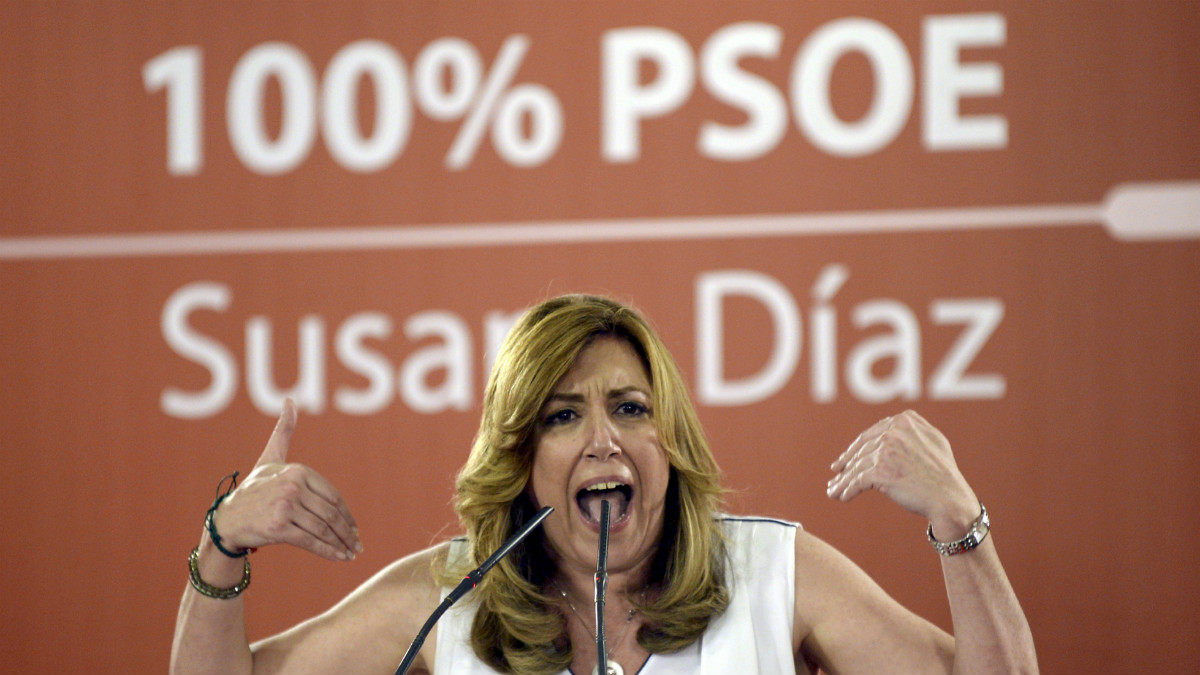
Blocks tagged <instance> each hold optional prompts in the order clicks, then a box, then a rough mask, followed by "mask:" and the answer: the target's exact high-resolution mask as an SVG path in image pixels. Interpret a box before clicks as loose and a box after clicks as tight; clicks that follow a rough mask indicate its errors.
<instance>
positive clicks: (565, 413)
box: [542, 408, 575, 427]
mask: <svg viewBox="0 0 1200 675" xmlns="http://www.w3.org/2000/svg"><path fill="white" fill-rule="evenodd" d="M573 419H575V411H574V410H571V409H570V408H563V409H562V410H555V411H554V412H552V413H550V414H549V415H546V417H545V419H544V420H543V421H542V423H543V424H545V425H546V426H548V427H552V426H555V425H558V424H565V423H567V422H570V421H571V420H573Z"/></svg>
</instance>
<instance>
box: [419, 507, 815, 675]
mask: <svg viewBox="0 0 1200 675" xmlns="http://www.w3.org/2000/svg"><path fill="white" fill-rule="evenodd" d="M721 524H722V527H723V528H724V530H725V536H726V537H727V539H728V544H729V550H728V554H729V562H728V564H727V565H726V568H725V569H726V571H725V576H726V583H727V584H728V587H729V589H730V599H729V607H728V608H726V610H725V612H724V613H722V614H721V615H720V616H717V617H716V618H714V619H713V620H712V621H711V622H710V623H709V625H708V629H707V630H705V631H704V634H703V635H701V636H700V639H699V640H697V641H696V642H693V643H692V644H691V645H689V646H687V647H685V648H684V649H681V650H680V651H677V652H673V653H671V654H651V655H650V658H649V659H647V660H646V664H645V665H644V666H642V668H641V670H639V671H638V672H637V675H694V674H695V673H700V674H701V675H730V673H739V675H741V674H744V675H755V674H758V675H781V674H789V675H795V672H796V663H795V655H794V654H792V622H793V618H794V616H795V614H794V612H793V609H794V605H795V598H796V547H795V541H796V528H797V527H798V525H797V524H796V523H788V522H784V521H781V520H773V519H770V518H750V517H735V516H722V517H721ZM465 552H466V541H465V540H456V541H454V542H452V543H451V548H450V556H451V558H452V559H453V558H454V557H457V556H461V555H464V554H465ZM449 592H450V589H449V588H446V589H444V590H443V591H442V597H445V595H446V594H447V593H449ZM476 609H477V603H474V602H470V596H469V595H468V596H467V597H466V598H464V599H463V601H462V602H461V603H460V604H458V605H455V606H454V607H451V608H450V609H449V610H448V611H447V612H446V613H445V614H444V615H442V618H441V620H440V621H439V622H438V627H437V656H436V660H435V662H434V664H433V675H496V671H495V670H493V669H492V668H491V667H490V666H488V665H486V664H484V663H483V662H482V661H480V660H479V659H478V658H477V657H476V656H475V652H474V651H473V650H472V649H471V635H470V634H471V621H472V620H473V619H474V618H475V611H476ZM561 675H571V672H570V670H564V671H563V672H562V673H561Z"/></svg>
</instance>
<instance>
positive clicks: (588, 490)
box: [575, 481, 633, 524]
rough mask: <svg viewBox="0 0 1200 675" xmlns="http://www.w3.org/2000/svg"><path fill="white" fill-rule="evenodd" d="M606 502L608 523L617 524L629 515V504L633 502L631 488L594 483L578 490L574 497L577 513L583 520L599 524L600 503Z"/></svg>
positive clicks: (608, 483) (615, 483)
mask: <svg viewBox="0 0 1200 675" xmlns="http://www.w3.org/2000/svg"><path fill="white" fill-rule="evenodd" d="M606 500H607V501H608V507H609V514H610V515H609V518H610V521H609V522H610V523H618V522H621V521H623V520H625V518H626V517H627V516H628V515H629V504H630V503H631V502H632V501H633V488H631V487H630V486H628V485H626V484H625V483H618V482H614V481H610V482H607V483H596V484H595V485H589V486H588V487H585V488H584V489H582V490H580V491H579V492H578V493H577V494H576V495H575V501H576V503H578V504H579V512H580V513H582V514H583V517H584V519H585V520H588V521H590V522H593V523H596V524H599V523H600V502H602V501H606Z"/></svg>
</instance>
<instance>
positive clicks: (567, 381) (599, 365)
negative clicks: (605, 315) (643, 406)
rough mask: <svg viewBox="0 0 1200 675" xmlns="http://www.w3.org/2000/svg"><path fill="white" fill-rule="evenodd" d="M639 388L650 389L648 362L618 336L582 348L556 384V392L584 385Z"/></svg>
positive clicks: (607, 387)
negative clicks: (643, 360)
mask: <svg viewBox="0 0 1200 675" xmlns="http://www.w3.org/2000/svg"><path fill="white" fill-rule="evenodd" d="M585 387H587V388H592V387H601V388H603V389H605V390H606V391H607V390H608V389H629V388H637V389H642V390H644V391H646V392H647V393H648V392H649V391H650V379H649V377H648V375H647V373H646V368H645V365H644V364H643V363H642V359H641V358H640V357H639V356H638V353H637V351H636V350H635V349H634V348H633V345H631V344H629V342H628V341H627V340H625V339H622V338H619V337H609V336H605V337H600V338H597V339H595V340H593V341H592V342H590V343H589V344H588V345H587V346H585V347H584V348H583V349H581V350H580V351H579V355H578V356H576V357H575V362H574V363H572V364H571V368H570V370H568V371H567V374H566V375H564V376H563V378H562V380H560V381H559V382H558V384H557V385H556V386H555V387H554V392H553V393H555V394H559V393H567V392H574V391H577V390H580V389H582V388H585Z"/></svg>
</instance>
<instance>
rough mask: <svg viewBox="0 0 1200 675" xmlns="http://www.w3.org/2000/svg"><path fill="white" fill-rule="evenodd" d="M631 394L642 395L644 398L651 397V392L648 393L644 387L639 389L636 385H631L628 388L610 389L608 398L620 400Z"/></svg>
mask: <svg viewBox="0 0 1200 675" xmlns="http://www.w3.org/2000/svg"><path fill="white" fill-rule="evenodd" d="M631 392H635V393H638V394H642V395H643V396H649V395H650V392H648V391H646V390H645V389H643V388H642V387H638V386H636V385H630V386H628V387H620V388H618V389H610V390H609V391H608V397H609V398H619V397H621V396H624V395H626V394H628V393H631Z"/></svg>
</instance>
